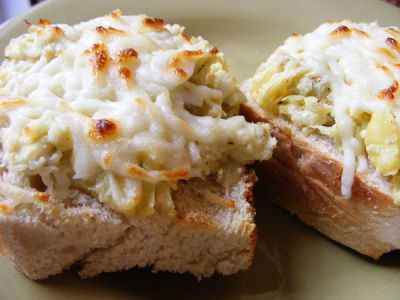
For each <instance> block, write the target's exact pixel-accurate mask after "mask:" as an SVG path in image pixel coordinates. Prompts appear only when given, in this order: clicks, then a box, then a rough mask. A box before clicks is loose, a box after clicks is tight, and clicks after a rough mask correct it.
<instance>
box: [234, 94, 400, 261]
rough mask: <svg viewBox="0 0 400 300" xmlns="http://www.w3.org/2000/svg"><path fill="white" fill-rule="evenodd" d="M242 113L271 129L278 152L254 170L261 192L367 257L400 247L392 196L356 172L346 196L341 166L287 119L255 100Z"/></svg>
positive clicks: (398, 211) (398, 212)
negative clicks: (266, 108) (343, 188)
mask: <svg viewBox="0 0 400 300" xmlns="http://www.w3.org/2000/svg"><path fill="white" fill-rule="evenodd" d="M241 113H242V114H243V115H245V116H246V118H247V119H248V120H250V121H253V122H268V123H270V124H272V127H273V129H272V135H273V136H275V137H276V139H277V148H276V149H275V151H274V154H273V157H272V159H270V160H269V161H264V162H260V163H257V164H256V165H255V168H256V172H257V176H258V178H259V183H258V184H257V186H256V189H257V190H258V191H260V192H261V193H262V194H263V195H264V196H265V197H266V198H268V199H269V200H271V201H272V202H274V203H276V204H278V205H280V206H282V207H284V208H285V209H287V210H289V211H290V212H291V213H292V214H295V215H297V216H298V217H299V219H300V220H302V221H303V222H305V223H306V224H308V225H310V226H312V227H314V228H315V229H317V230H319V231H320V232H321V233H323V234H325V235H327V236H328V237H330V238H331V239H333V240H336V241H338V242H340V243H342V244H344V245H346V246H348V247H350V248H352V249H354V250H356V251H358V252H360V253H362V254H365V255H368V256H371V257H373V258H375V259H377V258H379V257H380V256H381V255H382V254H383V253H385V252H388V251H390V250H392V249H398V248H400V234H399V232H400V207H399V206H397V205H395V204H394V202H393V200H392V198H391V197H390V194H388V193H387V192H385V190H384V189H380V188H379V187H377V186H372V185H371V184H370V183H369V182H368V180H367V178H366V177H365V176H364V175H363V174H358V173H356V175H355V178H354V184H353V187H352V196H351V198H350V199H345V198H344V197H343V196H342V194H341V189H340V186H341V173H342V163H341V162H340V160H339V159H338V157H337V155H330V154H329V151H326V149H321V147H318V146H316V145H315V144H314V143H312V141H311V140H310V139H308V138H307V137H306V136H305V135H304V134H303V133H302V132H301V131H300V130H299V129H298V128H296V127H295V126H293V125H292V124H290V123H289V122H288V121H286V120H285V119H283V118H279V117H274V116H271V115H268V114H267V113H266V112H265V111H264V110H263V109H262V108H260V107H259V106H258V105H257V104H256V103H255V102H254V100H253V99H251V98H250V99H248V103H247V104H245V105H243V106H242V108H241Z"/></svg>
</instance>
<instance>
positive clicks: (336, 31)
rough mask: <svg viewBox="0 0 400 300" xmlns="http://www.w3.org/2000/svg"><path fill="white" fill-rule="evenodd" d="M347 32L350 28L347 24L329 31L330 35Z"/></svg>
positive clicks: (349, 31)
mask: <svg viewBox="0 0 400 300" xmlns="http://www.w3.org/2000/svg"><path fill="white" fill-rule="evenodd" d="M349 33H351V30H350V29H349V28H348V27H347V26H344V25H341V26H339V27H338V28H336V29H335V30H333V31H332V32H331V33H330V35H339V34H349Z"/></svg>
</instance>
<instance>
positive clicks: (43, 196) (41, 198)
mask: <svg viewBox="0 0 400 300" xmlns="http://www.w3.org/2000/svg"><path fill="white" fill-rule="evenodd" d="M34 198H35V199H36V200H38V201H40V202H47V201H49V199H50V195H49V194H47V193H43V192H38V193H35V195H34Z"/></svg>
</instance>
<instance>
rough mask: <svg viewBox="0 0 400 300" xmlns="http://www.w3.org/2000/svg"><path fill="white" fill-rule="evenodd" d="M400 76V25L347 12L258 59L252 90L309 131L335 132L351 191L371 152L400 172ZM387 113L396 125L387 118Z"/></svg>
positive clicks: (390, 171)
mask: <svg viewBox="0 0 400 300" xmlns="http://www.w3.org/2000/svg"><path fill="white" fill-rule="evenodd" d="M399 82H400V31H399V29H398V28H395V27H390V28H381V27H379V26H378V25H377V24H376V23H372V24H364V23H361V24H356V23H352V22H350V21H349V20H345V21H343V22H341V23H332V22H326V23H324V24H322V25H321V26H320V27H318V28H317V29H316V30H315V31H314V32H312V33H308V34H306V35H304V36H300V35H296V34H293V35H292V36H291V37H290V38H289V39H287V40H286V42H285V44H284V45H282V46H281V47H279V48H278V49H277V50H276V51H275V53H274V54H272V55H271V57H270V58H269V59H268V60H267V62H265V63H264V64H262V65H261V66H260V67H259V69H258V70H257V72H256V74H255V76H254V77H253V79H252V86H251V90H250V92H251V94H252V96H253V97H254V98H255V100H256V101H257V102H258V103H259V104H260V105H261V106H263V107H264V108H266V109H267V110H270V111H272V112H273V113H280V114H283V115H285V116H287V117H288V118H289V119H290V120H291V121H292V122H294V123H295V124H296V125H297V126H299V127H301V128H302V129H303V131H304V132H305V133H318V134H322V135H325V136H328V137H332V138H335V139H336V141H337V144H338V146H339V148H340V149H341V151H342V153H343V173H342V183H341V184H342V186H341V187H342V194H343V196H344V197H346V198H349V197H350V196H351V188H352V185H353V181H354V174H355V172H356V171H358V172H363V171H366V169H367V168H368V161H367V158H368V159H369V160H370V161H371V162H372V163H373V164H374V166H375V167H376V168H377V169H378V170H379V171H380V172H381V173H382V174H383V175H385V176H392V175H396V174H397V173H398V170H399V167H400V163H399V162H398V161H399V158H400V151H399V143H400V130H399V124H400V91H399ZM374 114H384V115H385V116H386V117H380V116H376V117H374ZM385 119H389V123H393V126H395V129H392V128H389V127H388V126H386V125H383V123H382V122H384V121H383V120H385ZM376 128H379V130H376ZM388 147H389V148H390V150H387V149H388ZM384 149H386V150H385V151H383V150H384ZM388 161H389V163H387V162H388Z"/></svg>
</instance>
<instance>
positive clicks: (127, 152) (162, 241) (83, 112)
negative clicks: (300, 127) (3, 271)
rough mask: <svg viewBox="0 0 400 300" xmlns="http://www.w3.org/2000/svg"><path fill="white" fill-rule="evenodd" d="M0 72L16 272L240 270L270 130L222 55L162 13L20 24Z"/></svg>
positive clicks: (2, 220) (5, 227) (2, 244)
mask: <svg viewBox="0 0 400 300" xmlns="http://www.w3.org/2000/svg"><path fill="white" fill-rule="evenodd" d="M27 25H28V31H29V33H27V34H25V35H22V36H20V37H17V38H15V39H13V40H12V41H11V42H10V44H9V45H8V46H7V49H6V59H5V61H4V62H3V63H2V64H1V66H0V147H1V153H0V168H1V173H2V176H1V180H0V249H1V251H2V253H3V254H4V255H5V256H7V257H9V258H10V259H11V260H12V261H13V262H14V263H15V265H16V266H17V267H18V268H19V269H20V270H21V271H22V272H24V273H25V274H26V275H27V276H29V277H31V278H33V279H44V278H47V277H48V276H50V275H54V274H58V273H60V272H62V270H64V269H66V268H68V267H70V266H71V265H72V264H75V263H81V264H82V271H81V273H80V274H81V276H82V277H90V276H95V275H97V274H99V273H101V272H111V271H118V270H123V269H129V268H132V267H134V266H147V265H151V266H153V269H154V270H155V271H157V270H167V271H172V272H179V273H183V272H190V273H192V274H194V275H195V276H197V277H198V278H202V277H208V276H211V274H213V273H214V272H220V273H222V274H225V275H228V274H232V273H236V272H238V271H240V270H245V269H247V268H248V267H249V266H250V264H251V261H252V257H253V253H254V246H255V239H256V234H255V224H254V209H253V206H252V187H253V184H254V181H255V178H256V177H255V175H254V174H253V171H246V165H248V164H251V163H252V162H253V161H254V160H257V159H260V160H262V159H268V158H269V157H270V156H271V155H272V149H273V148H274V146H275V142H276V141H275V139H272V138H270V126H269V125H267V124H265V123H260V124H253V123H249V122H247V121H246V120H245V118H244V117H243V116H240V115H239V114H238V113H239V107H240V104H241V103H243V102H244V101H245V97H244V95H243V94H242V92H241V91H240V90H239V89H238V87H237V84H236V83H237V81H236V79H235V78H233V77H231V76H230V75H229V74H228V68H227V63H226V61H225V58H224V56H223V54H222V53H221V52H220V51H219V50H218V49H217V48H216V47H213V46H211V45H210V44H209V43H208V42H207V41H206V40H204V39H203V38H202V37H189V36H186V35H185V34H183V31H184V28H183V27H182V26H180V25H178V24H173V25H171V24H165V23H164V21H163V20H162V19H159V18H153V17H147V16H145V15H139V16H124V15H122V14H121V12H120V11H115V12H112V13H111V14H108V15H106V16H103V17H99V18H96V19H93V20H89V21H87V22H82V23H80V24H76V25H67V24H57V25H54V24H51V23H50V21H48V20H45V19H41V20H40V21H39V24H38V25H32V24H30V23H29V22H27Z"/></svg>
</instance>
